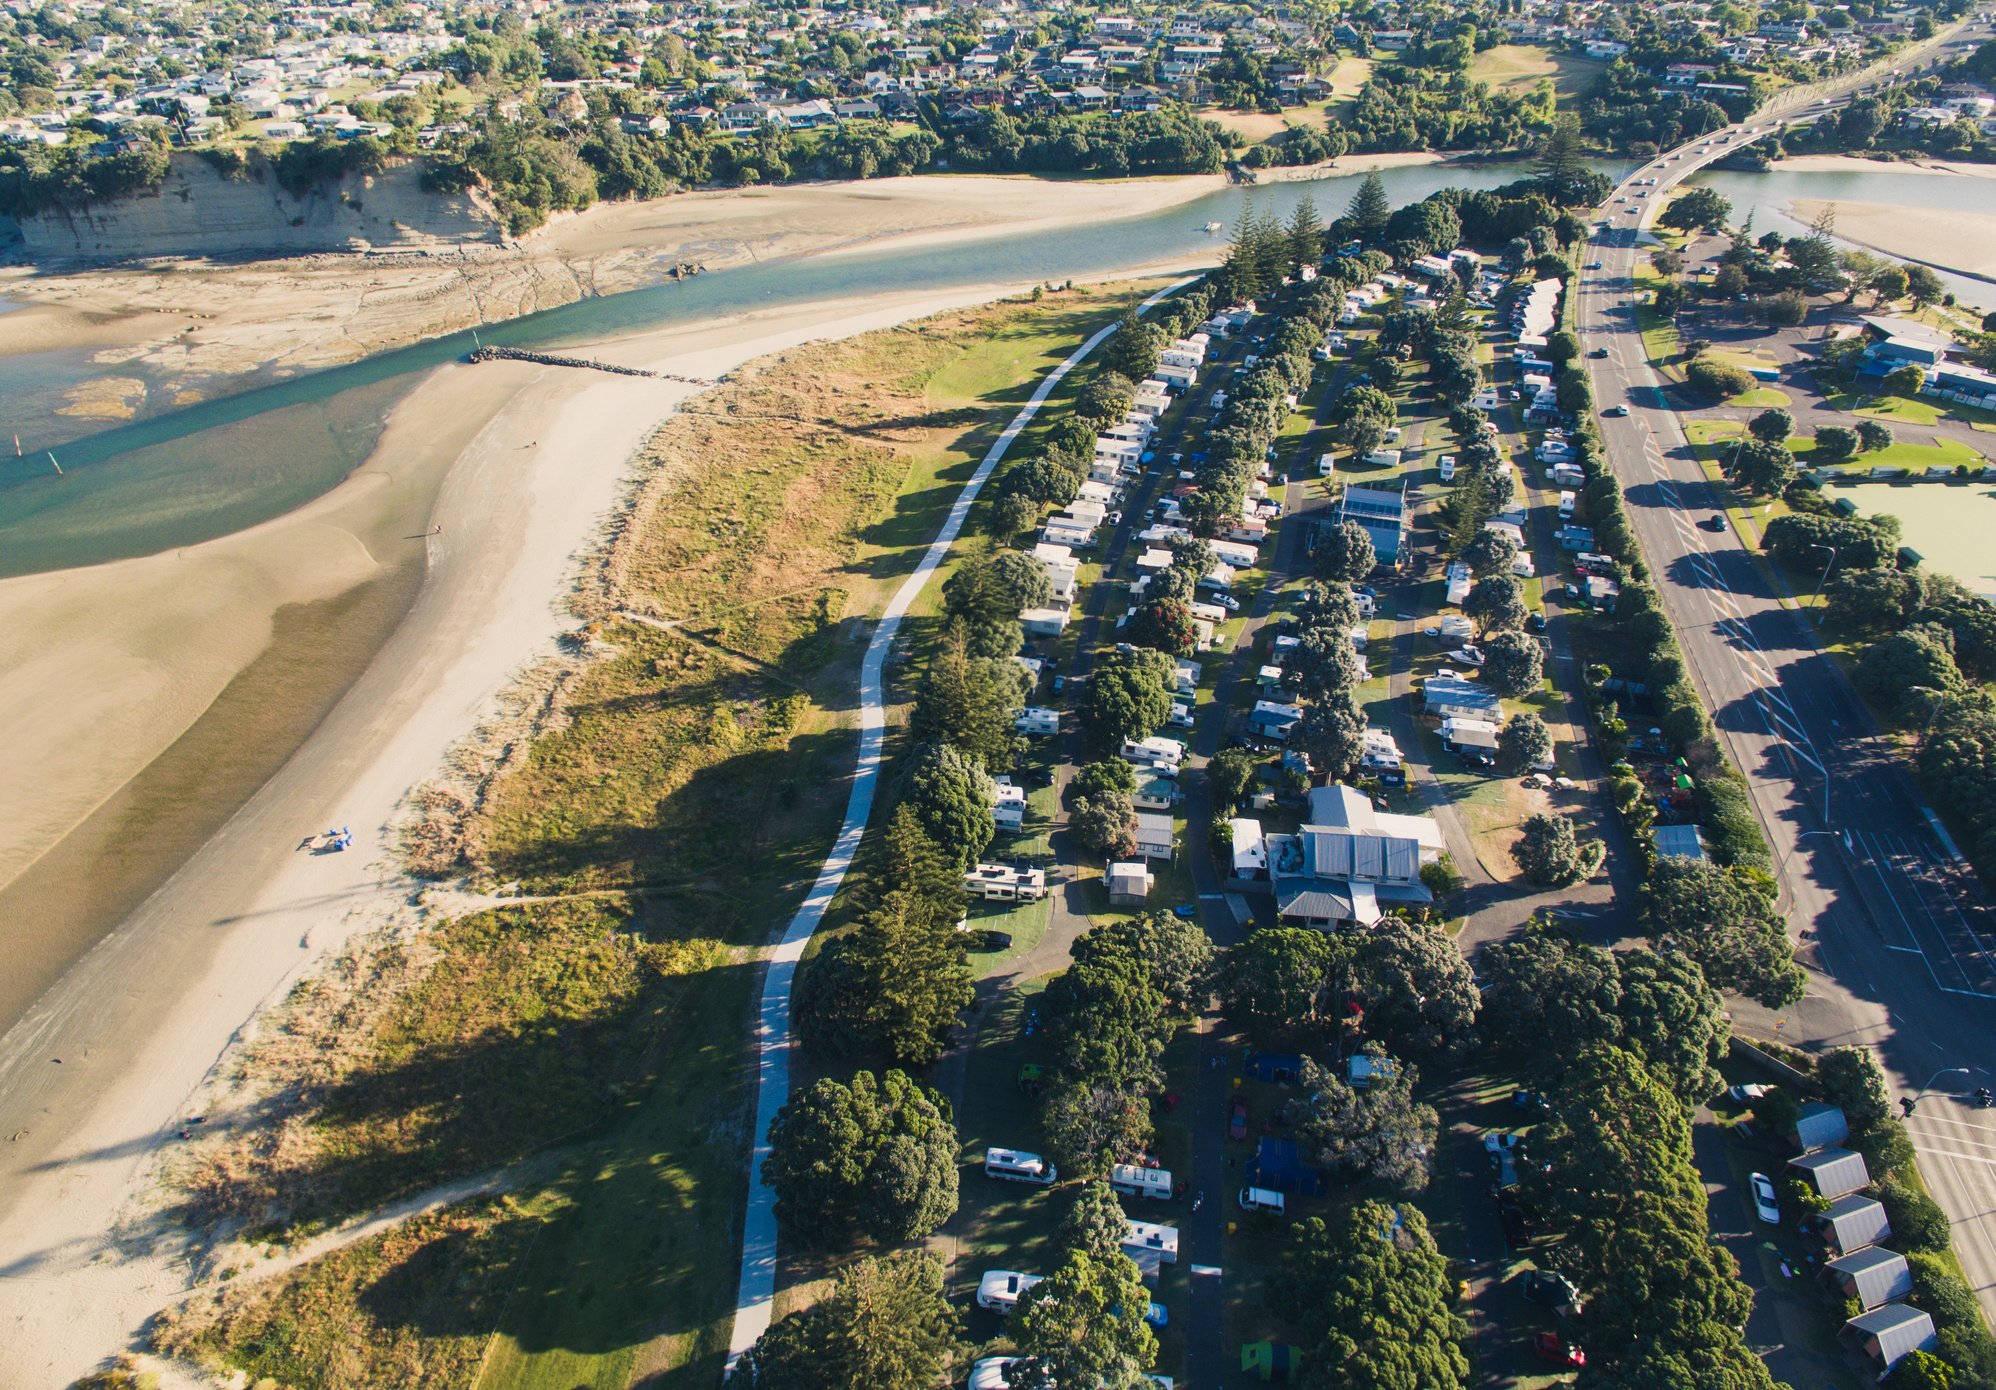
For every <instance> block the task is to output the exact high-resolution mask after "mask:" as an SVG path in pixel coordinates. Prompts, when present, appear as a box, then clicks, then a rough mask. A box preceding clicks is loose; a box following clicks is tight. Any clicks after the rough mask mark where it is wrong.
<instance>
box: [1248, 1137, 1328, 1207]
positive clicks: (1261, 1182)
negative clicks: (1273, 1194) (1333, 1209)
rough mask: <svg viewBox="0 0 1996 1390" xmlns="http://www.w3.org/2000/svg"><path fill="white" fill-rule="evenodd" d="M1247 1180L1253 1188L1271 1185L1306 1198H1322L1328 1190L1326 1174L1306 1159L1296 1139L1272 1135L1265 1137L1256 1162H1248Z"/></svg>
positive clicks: (1257, 1151)
mask: <svg viewBox="0 0 1996 1390" xmlns="http://www.w3.org/2000/svg"><path fill="white" fill-rule="evenodd" d="M1247 1180H1248V1185H1249V1186H1251V1187H1272V1188H1274V1189H1275V1190H1276V1191H1277V1192H1295V1193H1298V1194H1300V1195H1302V1196H1305V1197H1321V1196H1323V1195H1324V1193H1325V1191H1326V1188H1325V1186H1324V1175H1323V1174H1322V1173H1319V1172H1318V1171H1317V1170H1316V1169H1315V1168H1312V1167H1311V1166H1310V1165H1309V1164H1307V1163H1305V1162H1304V1161H1303V1156H1302V1155H1301V1154H1299V1153H1298V1152H1297V1151H1296V1144H1295V1142H1294V1141H1293V1140H1289V1139H1276V1138H1273V1137H1271V1136H1269V1135H1263V1136H1262V1140H1261V1147H1260V1148H1259V1149H1257V1150H1256V1151H1255V1156H1254V1162H1252V1163H1250V1164H1249V1165H1248V1170H1247Z"/></svg>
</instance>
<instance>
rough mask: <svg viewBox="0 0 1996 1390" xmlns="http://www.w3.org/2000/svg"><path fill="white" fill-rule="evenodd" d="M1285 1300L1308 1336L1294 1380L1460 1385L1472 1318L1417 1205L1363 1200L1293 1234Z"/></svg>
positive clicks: (1313, 1384) (1419, 1387) (1434, 1389)
mask: <svg viewBox="0 0 1996 1390" xmlns="http://www.w3.org/2000/svg"><path fill="white" fill-rule="evenodd" d="M1292 1238H1293V1239H1294V1240H1295V1242H1296V1244H1297V1247H1298V1251H1299V1256H1300V1258H1299V1262H1298V1266H1297V1269H1296V1273H1295V1276H1294V1278H1292V1279H1291V1280H1290V1281H1289V1283H1288V1292H1289V1300H1288V1301H1289V1302H1290V1303H1292V1305H1293V1307H1294V1312H1295V1315H1296V1318H1297V1321H1298V1322H1299V1323H1300V1324H1301V1325H1302V1327H1303V1328H1304V1330H1305V1333H1306V1336H1307V1344H1306V1346H1305V1348H1304V1352H1303V1355H1302V1357H1301V1361H1302V1366H1301V1368H1300V1370H1299V1371H1298V1372H1297V1373H1296V1374H1295V1376H1294V1377H1293V1380H1294V1383H1295V1384H1296V1385H1297V1387H1298V1390H1345V1388H1346V1387H1350V1386H1367V1387H1377V1390H1463V1387H1465V1386H1467V1385H1468V1384H1469V1357H1468V1355H1467V1353H1466V1352H1465V1351H1464V1344H1465V1343H1466V1342H1467V1341H1468V1338H1469V1329H1468V1326H1467V1325H1466V1324H1465V1323H1464V1322H1463V1320H1462V1319H1461V1318H1460V1317H1458V1316H1457V1315H1456V1314H1455V1312H1454V1311H1453V1304H1454V1298H1455V1284H1454V1281H1453V1280H1452V1279H1451V1277H1450V1275H1449V1269H1448V1262H1447V1261H1446V1260H1444V1259H1443V1258H1442V1256H1441V1253H1440V1252H1439V1251H1438V1250H1436V1249H1435V1242H1434V1238H1433V1236H1432V1235H1430V1234H1429V1232H1428V1223H1427V1220H1426V1219H1425V1218H1424V1217H1423V1216H1422V1215H1421V1213H1420V1210H1419V1209H1418V1208H1416V1207H1413V1206H1411V1205H1406V1204H1402V1205H1399V1206H1388V1205H1387V1204H1385V1203H1383V1202H1373V1201H1367V1202H1360V1203H1358V1204H1357V1205H1355V1206H1353V1207H1352V1208H1351V1209H1349V1210H1348V1211H1346V1212H1344V1213H1343V1214H1341V1215H1339V1216H1337V1217H1334V1218H1333V1219H1332V1220H1331V1221H1330V1222H1328V1223H1327V1222H1325V1221H1323V1220H1322V1219H1320V1218H1316V1217H1312V1218H1311V1219H1309V1220H1307V1221H1303V1222H1300V1223H1298V1224H1297V1226H1296V1227H1295V1228H1294V1232H1293V1237H1292Z"/></svg>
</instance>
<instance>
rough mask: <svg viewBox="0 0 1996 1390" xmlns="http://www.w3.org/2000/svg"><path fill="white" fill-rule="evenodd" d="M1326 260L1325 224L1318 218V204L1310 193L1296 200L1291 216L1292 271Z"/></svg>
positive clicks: (1290, 249)
mask: <svg viewBox="0 0 1996 1390" xmlns="http://www.w3.org/2000/svg"><path fill="white" fill-rule="evenodd" d="M1323 258H1324V224H1323V222H1322V220H1321V219H1320V218H1318V216H1317V203H1316V200H1315V199H1313V198H1312V197H1311V196H1310V195H1309V194H1308V193H1305V194H1304V195H1303V196H1302V197H1301V198H1299V199H1297V200H1296V210H1295V211H1294V212H1293V213H1291V214H1290V215H1289V265H1290V268H1291V269H1292V270H1295V269H1300V268H1302V267H1303V266H1306V265H1315V264H1316V263H1317V262H1318V261H1320V260H1322V259H1323Z"/></svg>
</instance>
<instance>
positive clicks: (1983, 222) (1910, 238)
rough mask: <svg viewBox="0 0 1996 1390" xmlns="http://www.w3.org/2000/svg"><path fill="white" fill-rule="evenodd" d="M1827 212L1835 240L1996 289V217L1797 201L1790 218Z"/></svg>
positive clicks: (1992, 214)
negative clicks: (1833, 216) (1831, 213)
mask: <svg viewBox="0 0 1996 1390" xmlns="http://www.w3.org/2000/svg"><path fill="white" fill-rule="evenodd" d="M1825 209H1829V210H1831V211H1834V213H1835V214H1836V235H1837V236H1838V237H1840V238H1841V239H1843V240H1844V241H1849V242H1853V243H1855V244H1856V245H1859V246H1863V247H1867V248H1869V249H1871V250H1873V251H1878V252H1881V253H1883V254H1884V255H1887V256H1896V257H1898V258H1899V259H1901V260H1909V261H1919V262H1921V263H1923V264H1925V265H1930V266H1933V267H1935V268H1936V269H1940V270H1951V271H1954V272H1955V273H1956V274H1959V275H1972V276H1975V277H1976V278H1978V279H1981V280H1988V281H1990V282H1992V289H1996V212H1961V211H1956V210H1951V209H1947V208H1921V209H1919V211H1918V212H1917V213H1914V212H1912V211H1911V210H1909V209H1907V208H1904V207H1898V206H1894V205H1892V204H1889V203H1851V202H1842V201H1838V200H1831V199H1823V198H1797V199H1796V200H1795V201H1794V202H1793V203H1791V204H1789V205H1788V214H1789V216H1791V217H1793V218H1795V219H1796V220H1797V221H1798V222H1805V223H1812V224H1813V223H1814V222H1815V220H1816V219H1817V218H1818V217H1820V216H1821V215H1822V214H1823V212H1824V210H1825Z"/></svg>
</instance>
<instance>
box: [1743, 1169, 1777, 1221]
mask: <svg viewBox="0 0 1996 1390" xmlns="http://www.w3.org/2000/svg"><path fill="white" fill-rule="evenodd" d="M1747 1182H1748V1183H1749V1184H1751V1185H1752V1187H1753V1214H1754V1215H1755V1216H1758V1217H1759V1218H1760V1219H1761V1220H1762V1221H1763V1222H1765V1223H1766V1224H1767V1225H1769V1226H1779V1225H1780V1224H1781V1203H1780V1202H1779V1201H1778V1200H1776V1198H1775V1196H1774V1184H1773V1182H1772V1181H1770V1180H1769V1179H1768V1176H1767V1174H1765V1173H1755V1174H1753V1175H1752V1176H1751V1177H1749V1178H1748V1179H1747Z"/></svg>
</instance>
